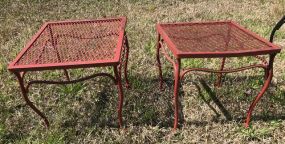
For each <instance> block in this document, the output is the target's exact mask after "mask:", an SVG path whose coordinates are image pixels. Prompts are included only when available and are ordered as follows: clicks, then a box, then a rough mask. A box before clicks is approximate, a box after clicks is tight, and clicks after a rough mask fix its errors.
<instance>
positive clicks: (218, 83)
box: [215, 57, 226, 87]
mask: <svg viewBox="0 0 285 144" xmlns="http://www.w3.org/2000/svg"><path fill="white" fill-rule="evenodd" d="M225 61H226V58H225V57H224V58H223V59H222V64H221V68H220V71H222V70H224V66H225ZM217 75H218V79H217V81H216V84H215V86H217V87H221V86H222V76H223V73H219V74H217Z"/></svg>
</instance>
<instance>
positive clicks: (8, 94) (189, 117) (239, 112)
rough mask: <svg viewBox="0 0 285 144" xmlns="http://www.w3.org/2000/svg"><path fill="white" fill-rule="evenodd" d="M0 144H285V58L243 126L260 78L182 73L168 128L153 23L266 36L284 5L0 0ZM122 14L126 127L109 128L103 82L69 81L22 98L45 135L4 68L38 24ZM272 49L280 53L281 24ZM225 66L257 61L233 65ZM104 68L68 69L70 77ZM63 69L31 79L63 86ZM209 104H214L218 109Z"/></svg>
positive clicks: (168, 82)
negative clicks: (212, 24) (229, 23)
mask: <svg viewBox="0 0 285 144" xmlns="http://www.w3.org/2000/svg"><path fill="white" fill-rule="evenodd" d="M0 6H1V7H0V78H1V81H0V89H1V90H0V143H249V142H250V143H284V141H285V52H284V51H283V52H281V53H280V54H278V55H277V57H276V60H275V64H274V70H275V72H274V77H273V80H272V84H271V87H270V88H269V89H268V91H267V92H266V93H265V95H264V96H263V98H262V99H261V101H260V102H259V103H258V105H257V107H256V109H255V111H254V113H253V116H252V121H251V126H250V128H248V129H245V128H244V127H243V126H244V125H243V123H244V118H245V116H246V111H247V109H248V106H249V104H250V102H251V101H252V99H253V98H254V97H255V95H256V94H257V93H258V92H259V90H260V88H261V86H262V84H263V71H262V70H260V69H254V70H248V71H244V72H238V73H233V74H228V75H226V76H225V77H224V79H223V86H222V87H221V88H215V87H214V82H215V80H216V76H215V75H214V74H206V73H200V72H195V73H191V74H188V75H187V76H186V77H185V79H184V80H183V81H182V86H181V89H180V96H181V98H180V99H181V117H182V120H181V122H180V128H179V129H178V130H177V131H176V132H172V126H173V107H172V95H173V69H172V66H171V64H170V63H168V62H167V61H166V60H165V59H162V63H163V76H164V78H165V83H164V90H163V91H160V90H159V81H158V69H157V66H156V59H155V40H156V31H155V24H156V23H158V22H186V21H209V20H234V21H236V22H238V23H239V24H241V25H243V26H245V27H246V28H248V29H250V30H252V31H254V32H256V33H257V34H259V35H261V36H263V37H265V38H267V39H268V38H269V35H270V32H271V29H272V28H273V26H274V25H275V23H276V22H277V21H278V20H279V19H280V18H281V17H282V16H283V15H284V14H285V0H250V1H248V0H180V1H178V0H177V1H172V0H157V1H151V0H142V1H139V0H129V1H127V0H97V1H95V0H84V1H75V0H74V1H71V0H70V1H65V0H1V1H0ZM115 16H127V18H128V22H127V28H126V32H127V35H128V37H129V43H130V58H129V66H128V69H129V80H130V83H131V89H124V95H125V100H124V106H123V120H124V126H125V129H124V130H119V129H118V124H117V111H116V106H117V89H116V87H115V86H114V85H113V84H112V82H111V81H110V80H109V79H107V78H95V79H92V80H89V81H85V82H80V83H77V84H72V85H67V86H59V85H41V84H38V85H34V86H32V87H31V88H30V93H29V97H30V99H31V100H32V101H33V102H34V104H35V105H36V106H38V107H39V109H40V110H42V111H43V112H44V113H45V114H46V115H47V117H48V119H49V121H50V123H51V126H50V128H49V129H46V128H45V127H44V126H43V123H42V121H41V119H40V118H39V116H38V115H36V114H35V113H34V112H33V111H32V110H31V109H30V108H29V107H28V106H27V105H26V104H25V103H24V100H23V98H22V96H21V93H20V88H19V85H18V83H17V81H16V77H15V76H14V75H12V74H11V73H10V72H9V71H8V70H7V65H8V63H9V62H10V61H12V60H13V59H14V58H15V57H16V55H17V54H18V53H19V51H20V50H21V49H22V48H23V47H24V45H25V43H26V42H27V41H28V40H29V39H30V38H31V36H32V35H33V34H34V33H35V32H36V31H37V30H38V29H39V27H40V26H41V25H42V23H43V22H45V21H55V20H66V19H96V18H103V17H115ZM275 43H276V44H278V45H281V46H283V47H284V46H285V26H284V27H283V28H281V29H280V31H279V32H278V33H277V35H276V38H275ZM220 61H221V60H220V59H206V60H201V59H193V60H187V61H182V63H183V66H190V67H210V68H218V66H219V64H220ZM227 62H228V63H227V64H226V67H228V68H232V67H239V66H242V65H243V64H244V63H251V62H255V61H253V59H252V58H245V57H241V58H231V59H229V60H227ZM102 70H103V71H110V69H108V68H102V69H99V68H91V69H87V70H83V69H73V70H70V71H69V72H70V75H71V78H73V79H75V78H78V77H82V76H85V75H88V74H92V73H94V72H96V71H102ZM62 74H63V73H62V71H45V72H33V73H30V74H28V75H27V77H28V78H29V79H36V78H37V79H43V78H45V79H61V77H62ZM216 99H218V100H219V101H220V102H221V105H217V104H216V103H215V102H216Z"/></svg>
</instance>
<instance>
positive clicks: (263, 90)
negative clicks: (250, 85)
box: [245, 54, 275, 128]
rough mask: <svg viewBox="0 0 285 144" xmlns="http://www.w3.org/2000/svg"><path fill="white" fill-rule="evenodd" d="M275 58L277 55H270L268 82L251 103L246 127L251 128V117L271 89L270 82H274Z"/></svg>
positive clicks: (266, 81) (267, 72)
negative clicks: (264, 95) (268, 89)
mask: <svg viewBox="0 0 285 144" xmlns="http://www.w3.org/2000/svg"><path fill="white" fill-rule="evenodd" d="M274 57H275V54H273V55H270V60H269V64H268V68H267V69H266V70H267V71H266V74H268V75H266V77H267V78H266V80H265V82H264V85H263V87H262V89H261V91H260V92H259V94H258V95H257V96H256V97H255V99H254V101H253V102H252V103H251V105H250V107H249V109H248V111H247V117H246V120H245V127H246V128H247V127H248V126H249V123H250V118H251V115H252V111H253V109H254V108H255V106H256V104H257V103H258V102H259V100H260V99H261V97H262V96H263V94H264V93H265V91H266V90H267V88H268V87H269V85H270V82H271V80H272V77H273V61H274Z"/></svg>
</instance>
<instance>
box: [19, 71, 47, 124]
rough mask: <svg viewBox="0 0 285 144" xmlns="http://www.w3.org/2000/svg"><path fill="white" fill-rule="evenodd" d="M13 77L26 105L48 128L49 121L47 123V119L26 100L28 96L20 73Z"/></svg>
mask: <svg viewBox="0 0 285 144" xmlns="http://www.w3.org/2000/svg"><path fill="white" fill-rule="evenodd" d="M15 75H16V76H17V78H18V81H19V84H20V88H21V91H22V95H23V97H24V99H25V101H26V103H27V105H29V106H30V107H31V108H32V109H33V110H34V111H35V112H36V113H37V114H38V115H39V116H40V117H41V118H42V119H43V120H44V122H45V126H46V127H47V128H48V127H49V121H48V119H47V117H46V116H45V115H44V114H43V113H42V112H41V111H40V110H39V109H38V108H36V106H34V105H33V103H32V102H31V101H30V100H29V98H28V95H27V94H28V93H27V91H26V88H25V86H24V80H23V77H22V76H21V74H20V73H15Z"/></svg>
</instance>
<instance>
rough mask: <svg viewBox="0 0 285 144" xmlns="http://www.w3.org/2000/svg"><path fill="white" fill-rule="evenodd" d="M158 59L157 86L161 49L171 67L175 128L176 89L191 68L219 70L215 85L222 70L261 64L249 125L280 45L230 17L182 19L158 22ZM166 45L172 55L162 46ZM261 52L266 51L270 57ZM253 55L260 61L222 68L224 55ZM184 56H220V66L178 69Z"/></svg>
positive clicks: (216, 71)
mask: <svg viewBox="0 0 285 144" xmlns="http://www.w3.org/2000/svg"><path fill="white" fill-rule="evenodd" d="M156 28H157V33H158V37H157V63H158V68H159V78H160V88H161V87H162V83H163V78H162V70H161V62H160V50H161V52H162V53H163V54H164V56H165V58H166V59H167V60H168V61H169V62H171V63H172V64H173V67H174V79H175V80H174V102H173V103H174V109H175V110H174V113H175V114H174V129H176V128H177V124H178V91H179V81H180V80H181V79H183V77H184V75H185V74H186V73H188V72H191V71H203V72H212V73H218V79H217V83H216V85H217V86H220V84H221V76H222V74H223V73H231V72H237V71H242V70H246V69H251V68H263V69H264V71H265V83H264V85H263V86H262V89H261V91H260V93H259V94H258V95H257V96H256V97H255V99H254V101H253V102H252V103H251V105H250V107H249V109H248V112H247V118H246V122H245V126H246V127H248V125H249V122H250V117H251V114H252V111H253V109H254V107H255V105H256V104H257V102H258V101H259V100H260V98H261V97H262V95H263V94H264V92H265V91H266V89H267V88H268V86H269V84H270V82H271V79H272V76H273V61H274V57H275V55H276V54H277V53H279V52H280V50H281V49H280V48H279V47H277V46H276V45H274V44H272V43H270V42H269V41H267V40H266V39H263V38H261V37H260V36H258V35H257V34H255V33H253V32H251V31H249V30H247V29H245V28H244V27H242V26H240V25H238V24H237V23H235V22H233V21H213V22H185V23H165V24H157V27H156ZM163 44H166V46H165V47H167V48H169V50H170V53H172V55H173V57H174V58H171V56H170V55H169V54H168V53H169V52H167V51H166V50H167V49H165V47H163ZM260 55H269V61H268V62H267V60H266V59H264V58H263V57H261V56H260ZM240 56H255V57H256V58H258V59H259V60H261V64H256V65H249V66H245V67H241V68H237V69H224V64H225V60H226V57H240ZM184 58H222V64H221V67H220V69H219V70H214V69H207V68H185V69H182V70H181V59H184Z"/></svg>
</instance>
